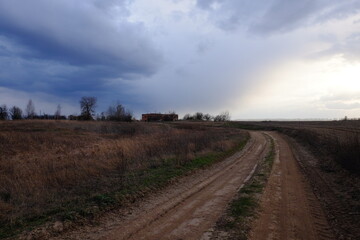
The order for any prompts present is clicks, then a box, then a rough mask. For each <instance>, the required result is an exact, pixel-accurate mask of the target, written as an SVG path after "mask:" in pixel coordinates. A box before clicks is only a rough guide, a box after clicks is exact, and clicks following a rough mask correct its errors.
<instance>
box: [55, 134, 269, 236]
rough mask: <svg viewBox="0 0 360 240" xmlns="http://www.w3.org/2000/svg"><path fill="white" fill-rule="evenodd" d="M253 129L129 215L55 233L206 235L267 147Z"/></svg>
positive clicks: (264, 141)
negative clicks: (236, 147) (238, 144)
mask: <svg viewBox="0 0 360 240" xmlns="http://www.w3.org/2000/svg"><path fill="white" fill-rule="evenodd" d="M250 135H251V139H250V140H249V142H248V144H247V145H246V146H245V148H244V149H243V150H242V151H240V152H238V153H236V154H235V155H233V156H232V157H230V158H228V159H226V160H224V161H222V162H219V163H217V164H215V165H213V166H212V167H210V168H208V169H205V170H201V171H199V172H198V173H196V174H193V175H191V176H187V177H185V178H184V179H183V180H180V182H178V183H174V185H173V186H170V187H169V188H168V189H165V190H164V191H162V192H161V193H159V194H158V195H156V196H153V198H151V199H149V200H147V202H145V203H141V205H139V206H137V207H134V208H133V211H130V212H129V213H128V214H125V215H127V216H122V217H119V216H112V217H106V218H107V219H105V220H103V221H102V222H101V223H100V224H99V225H98V226H88V227H85V228H81V229H80V230H75V231H73V232H69V233H66V234H64V235H62V236H58V238H54V239H106V240H108V239H208V236H210V235H211V228H212V227H213V226H214V225H215V223H216V221H217V219H218V218H219V217H220V216H221V214H222V213H223V212H224V211H225V209H226V207H227V205H228V203H229V201H231V199H232V198H233V197H234V195H235V194H236V192H237V191H238V190H239V188H240V187H241V186H242V185H243V184H244V182H246V181H247V180H248V179H249V178H250V176H251V175H252V174H253V172H254V170H255V168H256V166H257V163H258V161H259V159H262V158H264V157H265V155H266V153H267V151H268V149H269V139H268V138H267V137H265V135H264V134H262V133H261V132H251V133H250ZM154 195H155V194H154Z"/></svg>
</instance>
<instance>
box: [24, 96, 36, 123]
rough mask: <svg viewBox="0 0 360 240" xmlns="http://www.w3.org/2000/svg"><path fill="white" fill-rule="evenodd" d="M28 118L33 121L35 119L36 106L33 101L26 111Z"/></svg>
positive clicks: (30, 101) (29, 103)
mask: <svg viewBox="0 0 360 240" xmlns="http://www.w3.org/2000/svg"><path fill="white" fill-rule="evenodd" d="M25 113H26V118H28V119H33V118H34V117H35V105H34V103H33V101H32V100H31V99H30V100H29V102H28V104H27V105H26V109H25Z"/></svg>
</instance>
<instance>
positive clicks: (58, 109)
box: [54, 104, 61, 120]
mask: <svg viewBox="0 0 360 240" xmlns="http://www.w3.org/2000/svg"><path fill="white" fill-rule="evenodd" d="M54 116H55V119H57V120H58V119H60V117H61V105H60V104H58V105H57V107H56V111H55V114H54Z"/></svg>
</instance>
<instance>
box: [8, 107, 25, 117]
mask: <svg viewBox="0 0 360 240" xmlns="http://www.w3.org/2000/svg"><path fill="white" fill-rule="evenodd" d="M9 112H10V115H11V119H12V120H20V119H22V110H21V108H19V107H17V106H13V107H12V108H10V110H9Z"/></svg>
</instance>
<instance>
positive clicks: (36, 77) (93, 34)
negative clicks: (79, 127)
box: [0, 0, 160, 94]
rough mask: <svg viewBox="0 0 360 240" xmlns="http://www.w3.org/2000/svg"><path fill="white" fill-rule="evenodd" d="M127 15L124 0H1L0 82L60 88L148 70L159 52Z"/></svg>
mask: <svg viewBox="0 0 360 240" xmlns="http://www.w3.org/2000/svg"><path fill="white" fill-rule="evenodd" d="M114 6H116V8H114ZM114 9H115V10H114ZM127 17H128V13H127V11H126V4H125V1H113V0H107V1H99V0H93V1H70V0H63V1H55V0H36V1H23V0H12V1H7V0H0V64H1V66H2V69H1V72H0V86H5V87H12V88H15V89H22V90H26V89H27V90H31V89H33V90H39V91H47V92H49V93H58V94H63V93H65V92H69V91H70V92H71V91H72V92H77V91H93V90H100V91H101V90H105V89H106V87H107V86H106V84H104V79H108V78H119V77H127V76H129V75H131V74H135V75H140V76H141V75H142V76H148V75H151V74H153V73H154V72H156V70H157V68H158V66H159V65H158V63H159V61H160V56H159V54H158V52H157V51H156V50H155V49H154V48H153V46H152V43H151V42H149V40H148V37H147V36H146V34H145V31H144V29H143V27H142V26H141V25H140V24H137V23H131V22H129V21H127V20H126V18H127Z"/></svg>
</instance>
